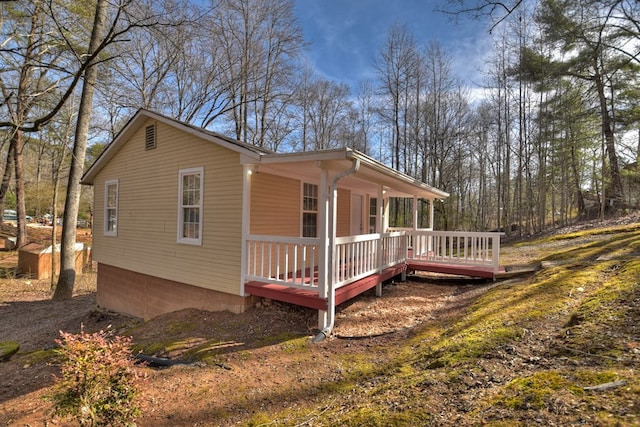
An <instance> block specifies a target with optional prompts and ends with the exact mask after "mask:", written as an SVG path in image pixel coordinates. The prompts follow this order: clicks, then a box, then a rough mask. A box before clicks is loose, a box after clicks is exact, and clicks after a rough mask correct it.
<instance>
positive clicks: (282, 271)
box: [245, 235, 320, 289]
mask: <svg viewBox="0 0 640 427" xmlns="http://www.w3.org/2000/svg"><path fill="white" fill-rule="evenodd" d="M319 251H320V239H317V238H304V237H303V238H300V237H282V236H258V235H251V236H249V237H248V238H247V271H246V275H245V278H246V280H247V281H251V280H256V281H260V282H266V283H275V284H279V285H285V286H289V287H292V288H302V289H309V288H311V287H317V286H318V276H317V271H318V263H319V258H320V252H319Z"/></svg>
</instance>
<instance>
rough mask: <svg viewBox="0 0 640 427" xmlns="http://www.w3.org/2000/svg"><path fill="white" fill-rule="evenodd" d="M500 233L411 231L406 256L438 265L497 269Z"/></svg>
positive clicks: (495, 270)
mask: <svg viewBox="0 0 640 427" xmlns="http://www.w3.org/2000/svg"><path fill="white" fill-rule="evenodd" d="M501 235H502V234H501V233H481V232H468V231H433V230H411V231H408V232H407V236H408V242H407V245H408V247H409V248H410V249H409V251H408V255H407V257H408V258H409V259H412V260H416V261H428V262H432V263H441V264H457V265H475V266H481V267H491V268H492V269H493V272H494V273H497V272H498V270H499V267H500V266H499V263H500V236H501Z"/></svg>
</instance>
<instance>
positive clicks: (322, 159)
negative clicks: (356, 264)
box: [81, 109, 449, 199]
mask: <svg viewBox="0 0 640 427" xmlns="http://www.w3.org/2000/svg"><path fill="white" fill-rule="evenodd" d="M150 118H151V119H154V120H157V121H159V122H162V123H164V124H166V125H169V126H172V127H175V128H177V129H180V130H182V131H184V132H187V133H189V134H191V135H194V136H196V137H198V138H201V139H204V140H206V141H210V142H212V143H214V144H218V145H220V146H222V147H225V148H228V149H230V150H232V151H235V152H238V153H240V159H241V163H242V164H247V165H256V166H258V167H263V168H264V169H265V170H269V171H271V172H272V173H276V174H282V175H289V176H290V175H292V174H295V175H296V176H299V177H300V178H302V179H304V178H305V176H309V177H310V175H309V174H310V173H311V172H312V171H313V170H314V169H315V168H316V166H318V165H319V164H320V163H322V164H323V167H327V168H329V169H332V170H335V171H341V170H346V169H349V167H350V166H351V165H352V163H353V162H354V161H358V163H359V165H360V167H359V169H358V171H357V172H355V173H354V174H353V176H349V177H345V178H344V180H345V181H347V182H350V183H351V185H352V186H353V187H355V188H358V187H359V188H361V189H362V190H366V191H369V192H372V193H375V186H376V185H383V186H385V188H386V189H388V190H389V195H391V196H397V197H411V196H416V197H423V198H427V199H444V198H446V197H449V194H448V193H447V192H445V191H442V190H438V189H436V188H433V187H431V186H429V185H427V184H425V183H424V182H422V181H419V180H417V179H415V178H413V177H411V176H409V175H406V174H404V173H402V172H399V171H397V170H395V169H393V168H390V167H389V166H386V165H385V164H383V163H381V162H379V161H377V160H375V159H373V158H371V157H369V156H367V155H366V154H363V153H361V152H359V151H356V150H352V149H350V148H338V149H333V150H321V151H305V152H298V153H275V152H273V151H270V150H267V149H263V148H260V147H257V146H255V145H251V144H247V143H244V142H241V141H237V140H235V139H232V138H229V137H226V136H224V135H222V134H219V133H217V132H213V131H210V130H207V129H203V128H199V127H197V126H193V125H191V124H188V123H184V122H181V121H179V120H176V119H172V118H169V117H166V116H163V115H162V114H158V113H155V112H152V111H149V110H145V109H140V110H138V112H136V114H135V115H134V116H133V117H132V118H131V119H130V120H129V122H127V124H126V125H125V126H124V128H123V129H122V130H121V131H120V132H119V133H118V135H117V136H116V137H115V138H114V140H113V141H112V142H111V143H110V144H109V145H108V146H107V148H106V149H105V150H104V151H103V152H102V154H100V156H99V157H98V158H97V159H96V161H95V162H94V163H93V165H91V167H90V168H89V169H88V170H87V172H85V174H84V176H83V177H82V181H81V182H82V183H83V184H89V185H91V184H93V181H94V179H95V177H96V175H97V174H98V172H100V170H101V169H102V168H103V167H104V166H105V165H106V164H107V163H108V162H109V161H110V160H111V159H112V158H113V156H114V155H115V154H116V153H117V152H118V150H119V149H120V148H121V147H122V145H123V144H125V143H126V142H127V141H128V140H129V138H130V137H131V135H133V133H134V132H136V131H137V130H138V128H139V127H140V126H142V124H143V123H144V122H145V121H146V120H147V119H150ZM374 183H375V184H374Z"/></svg>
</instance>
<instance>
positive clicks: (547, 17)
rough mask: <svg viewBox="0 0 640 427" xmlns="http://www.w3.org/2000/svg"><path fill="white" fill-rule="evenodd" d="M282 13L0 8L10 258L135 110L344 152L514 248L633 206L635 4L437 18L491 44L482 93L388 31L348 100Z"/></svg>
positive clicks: (103, 4) (206, 7) (203, 5)
mask: <svg viewBox="0 0 640 427" xmlns="http://www.w3.org/2000/svg"><path fill="white" fill-rule="evenodd" d="M434 5H435V3H434ZM294 6H295V3H294V1H293V0H206V1H204V0H203V1H188V0H160V1H158V0H117V1H116V0H79V1H77V0H24V1H19V2H17V1H16V2H13V1H10V2H1V3H0V17H1V19H2V21H1V24H2V35H0V42H1V44H0V90H1V91H2V100H1V101H0V150H1V152H2V157H1V159H2V165H1V166H2V168H1V169H0V171H1V172H2V173H3V178H2V182H1V184H0V211H2V209H4V208H14V207H15V208H16V210H17V211H18V217H19V219H18V234H19V236H18V241H19V243H20V242H26V239H25V238H24V237H25V236H26V228H24V227H22V228H21V225H22V226H24V223H25V221H24V218H25V216H26V215H27V214H29V215H31V216H33V217H34V218H41V217H42V216H43V215H44V214H46V213H54V214H57V215H60V214H62V213H63V212H65V210H67V209H65V208H68V207H65V203H64V200H65V197H64V195H65V193H66V192H67V189H69V188H74V187H75V184H73V183H71V181H68V180H67V177H68V175H69V170H70V169H71V168H72V167H73V165H72V163H73V160H74V158H75V161H76V162H78V163H79V164H80V167H81V168H86V166H88V165H90V164H91V163H92V162H93V161H94V160H95V159H96V158H97V156H98V155H99V154H100V153H101V151H102V150H103V149H104V147H105V146H106V144H108V143H109V141H111V140H112V139H113V137H114V136H115V135H116V134H117V132H118V131H119V130H120V129H121V128H122V127H123V126H124V125H125V124H126V122H127V120H128V119H129V118H130V117H131V116H132V115H133V113H134V112H135V111H136V110H137V109H138V108H146V109H150V110H154V111H157V112H160V113H162V114H165V115H167V116H170V117H173V118H176V119H178V120H182V121H184V122H187V123H191V124H193V125H195V126H200V127H205V128H208V129H212V130H216V131H219V132H221V133H224V134H226V135H228V136H231V137H234V138H237V139H238V140H241V141H244V142H247V143H249V144H254V145H257V146H260V147H264V148H268V149H270V150H274V151H279V152H283V151H306V150H320V149H329V148H337V147H345V146H346V147H351V148H354V149H357V150H360V151H362V152H363V153H365V154H367V155H369V156H371V157H373V158H375V159H377V160H379V161H381V162H383V163H385V164H387V165H389V166H391V167H393V168H396V169H398V170H400V171H402V172H404V173H406V174H408V175H411V176H413V177H415V178H417V179H419V180H421V181H424V182H426V183H427V184H429V185H432V186H434V187H437V188H439V189H442V190H444V191H447V192H449V193H450V194H451V197H450V198H448V199H446V200H444V201H443V202H442V203H439V202H438V203H437V204H436V227H437V228H439V229H467V230H469V229H471V230H478V231H482V230H503V231H505V232H506V234H507V235H513V234H515V235H519V236H522V235H529V234H532V233H537V232H540V231H543V230H545V229H547V228H549V227H556V226H563V225H566V224H568V223H569V222H571V221H573V220H575V219H576V218H587V217H591V218H593V217H597V216H604V215H605V214H607V213H609V212H620V211H621V210H626V209H630V208H638V207H639V203H640V185H638V184H640V173H639V169H638V156H639V153H640V102H639V101H640V85H639V83H640V81H639V77H640V3H638V2H637V1H635V0H540V1H535V2H523V1H522V0H512V1H509V2H493V1H490V0H457V1H447V2H444V1H443V2H441V4H439V5H438V6H437V7H434V13H441V14H442V15H443V19H444V18H445V17H446V16H449V17H451V18H452V24H451V25H452V26H453V25H455V24H454V23H453V20H455V19H457V18H460V17H461V16H464V17H466V18H467V19H483V20H484V21H485V22H486V25H487V32H491V36H492V52H491V53H490V54H489V55H487V58H488V59H487V63H486V64H485V67H484V71H483V75H482V87H480V88H477V87H476V88H472V87H469V86H466V85H465V84H463V83H462V82H461V81H460V80H459V79H457V78H456V77H455V74H454V72H453V70H452V58H451V55H450V54H449V53H448V52H447V51H446V50H445V49H443V47H442V46H441V45H440V44H439V43H438V42H437V41H432V42H428V43H426V44H422V43H419V42H418V41H417V39H416V37H415V35H413V34H412V33H411V31H410V30H409V29H408V27H407V26H406V25H403V23H402V22H398V23H397V24H394V25H392V26H391V27H389V28H387V29H381V31H386V38H385V41H384V43H383V44H381V45H380V46H379V48H378V50H377V52H376V55H375V57H374V58H372V61H371V67H372V69H373V70H375V76H376V77H375V78H374V79H371V80H366V81H362V82H360V84H359V85H358V87H357V88H356V89H353V88H351V87H349V86H347V85H346V84H344V83H339V82H335V81H331V80H328V79H325V78H323V77H322V76H320V75H318V74H317V73H315V72H314V69H313V67H312V66H311V65H310V64H308V63H306V62H305V56H304V52H305V49H306V47H307V42H306V41H305V40H304V37H303V33H302V30H301V28H300V25H299V23H298V22H297V21H296V18H295V14H294ZM100 10H101V11H102V17H101V19H102V20H103V21H102V22H101V24H100V22H99V19H97V18H96V16H97V15H98V14H96V11H100ZM99 24H100V25H99ZM92 40H93V42H94V43H93V44H91V43H90V41H92ZM92 68H95V70H96V71H97V75H96V78H95V83H94V84H91V85H90V86H91V88H93V89H94V90H95V94H94V95H93V101H92V102H91V105H93V112H91V111H89V114H88V116H87V115H86V114H85V115H84V116H85V117H89V118H90V126H89V127H88V130H87V131H83V130H82V129H80V128H78V120H79V118H80V117H82V116H83V108H81V105H80V104H81V99H82V96H81V89H82V88H83V82H85V81H87V80H86V79H87V74H86V73H87V70H90V69H92ZM85 86H86V85H85ZM478 89H481V90H480V91H478ZM472 93H473V94H474V95H473V96H472ZM478 93H481V96H478ZM82 133H86V135H84V137H85V138H88V141H89V144H88V147H87V149H86V153H85V151H84V150H77V147H78V144H79V137H81V136H82V135H81V134H82ZM85 156H86V159H85ZM85 160H86V161H85ZM76 166H77V165H76ZM82 191H83V195H82V197H80V200H81V204H80V208H79V209H78V216H79V217H80V218H82V219H88V218H90V216H91V213H92V208H91V203H92V202H91V200H92V197H91V189H90V188H84V189H83V190H82ZM67 200H68V199H67ZM54 207H55V208H54ZM405 207H406V206H405V204H403V203H401V202H398V204H396V205H394V206H392V208H393V211H392V212H393V214H392V215H393V217H392V218H391V222H392V223H393V224H395V225H403V222H404V221H405V220H406V218H405V215H404V212H405V209H404V208H405ZM67 220H68V219H67V218H65V221H67ZM73 220H74V221H75V218H73ZM20 233H23V234H24V236H22V237H21V236H20Z"/></svg>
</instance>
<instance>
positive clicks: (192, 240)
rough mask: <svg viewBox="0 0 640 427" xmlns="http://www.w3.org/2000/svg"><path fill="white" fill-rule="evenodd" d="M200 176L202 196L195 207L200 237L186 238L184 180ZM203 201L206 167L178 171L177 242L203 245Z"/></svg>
mask: <svg viewBox="0 0 640 427" xmlns="http://www.w3.org/2000/svg"><path fill="white" fill-rule="evenodd" d="M195 174H199V175H200V189H199V191H200V195H199V204H198V205H193V206H194V207H197V208H198V210H199V211H198V237H184V209H183V205H182V196H183V194H182V192H183V188H182V178H183V177H184V176H186V175H195ZM203 199H204V167H202V166H199V167H195V168H185V169H180V170H179V171H178V224H177V227H176V228H177V242H178V243H184V244H186V245H202V223H203Z"/></svg>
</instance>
